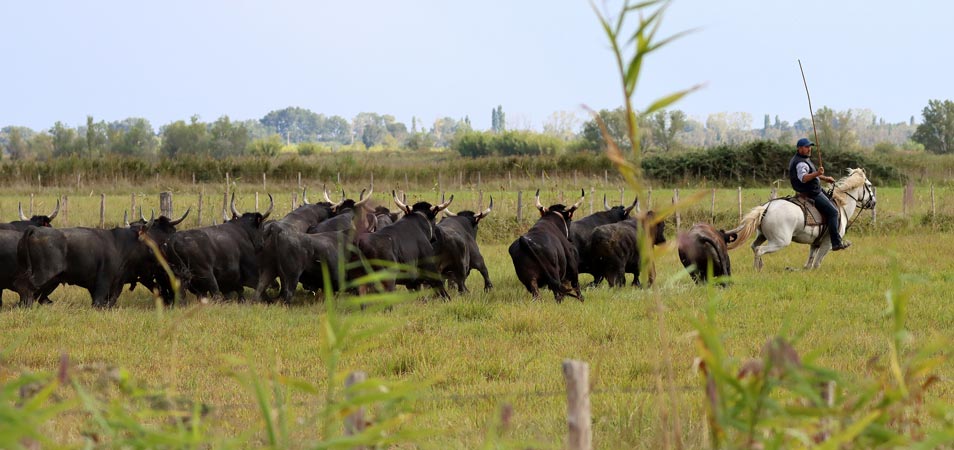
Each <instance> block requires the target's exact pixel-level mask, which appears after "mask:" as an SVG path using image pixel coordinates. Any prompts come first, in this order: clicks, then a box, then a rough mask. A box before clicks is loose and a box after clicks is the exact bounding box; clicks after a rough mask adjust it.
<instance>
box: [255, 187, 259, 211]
mask: <svg viewBox="0 0 954 450" xmlns="http://www.w3.org/2000/svg"><path fill="white" fill-rule="evenodd" d="M255 210H256V211H258V191H256V192H255Z"/></svg>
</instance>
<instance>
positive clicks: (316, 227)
mask: <svg viewBox="0 0 954 450" xmlns="http://www.w3.org/2000/svg"><path fill="white" fill-rule="evenodd" d="M372 192H373V191H372ZM371 194H372V193H371V192H369V193H368V196H367V197H366V198H365V197H364V195H363V191H362V196H361V197H362V198H361V200H359V201H357V202H355V201H354V200H350V199H346V200H342V201H341V202H339V203H336V204H333V205H332V204H327V205H328V206H327V209H328V213H329V214H328V215H329V216H331V215H333V216H334V217H331V218H328V219H327V220H323V221H320V222H317V223H311V222H309V223H308V224H307V225H309V226H308V227H307V228H306V229H307V231H308V233H305V231H306V230H304V229H301V228H302V227H294V226H292V225H291V224H287V223H285V222H284V221H285V219H284V218H283V219H282V220H280V221H278V222H272V223H269V224H268V225H266V227H265V233H264V238H263V245H262V249H261V252H259V255H258V261H259V278H258V284H257V286H256V287H255V297H256V299H262V298H263V297H264V293H265V290H266V289H267V288H268V285H269V284H270V283H271V282H272V281H273V280H274V279H275V277H278V278H279V280H280V282H281V293H280V297H281V299H282V301H283V302H285V303H288V302H290V301H291V298H292V295H293V294H294V292H295V288H297V287H298V283H299V281H302V282H304V283H305V284H306V285H307V286H306V287H309V288H321V287H322V286H323V284H324V278H323V277H322V276H321V273H322V272H321V264H322V263H324V264H325V265H326V266H327V267H328V270H329V272H330V278H331V282H332V287H333V289H335V290H337V289H338V287H339V283H338V281H339V276H338V274H339V261H347V260H346V259H344V260H341V259H339V256H340V255H341V254H342V252H343V250H344V247H345V244H346V243H350V242H351V238H352V235H353V234H354V233H352V232H351V231H352V230H361V231H362V232H366V231H367V228H368V226H370V224H371V223H372V221H373V216H371V217H369V216H368V215H366V214H365V213H364V203H365V202H367V201H368V200H369V199H370V198H371ZM326 198H327V194H326ZM355 211H357V212H358V213H357V214H355ZM286 217H287V216H286ZM355 217H357V218H358V219H359V220H354V218H355ZM302 225H306V224H305V223H302Z"/></svg>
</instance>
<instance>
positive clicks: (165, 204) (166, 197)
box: [159, 191, 172, 218]
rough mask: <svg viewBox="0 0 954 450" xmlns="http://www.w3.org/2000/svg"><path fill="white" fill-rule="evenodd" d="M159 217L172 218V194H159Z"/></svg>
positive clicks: (166, 192)
mask: <svg viewBox="0 0 954 450" xmlns="http://www.w3.org/2000/svg"><path fill="white" fill-rule="evenodd" d="M159 215H160V216H166V217H170V218H171V217H172V192H168V191H165V192H160V193H159Z"/></svg>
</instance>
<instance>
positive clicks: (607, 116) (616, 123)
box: [580, 108, 633, 153]
mask: <svg viewBox="0 0 954 450" xmlns="http://www.w3.org/2000/svg"><path fill="white" fill-rule="evenodd" d="M597 114H598V115H599V118H600V120H602V121H603V123H604V124H606V131H608V132H609V135H610V138H612V139H613V141H614V142H616V145H618V146H619V148H620V150H621V151H623V153H629V152H630V151H631V150H632V149H633V145H632V143H630V141H629V135H628V134H627V126H626V111H625V110H624V109H623V108H616V109H614V110H612V111H610V110H606V109H601V110H600V111H599V112H598V113H597ZM580 138H581V139H582V140H583V142H584V148H586V149H587V150H589V151H591V152H603V151H605V150H606V141H605V140H604V138H603V133H602V132H601V131H600V125H599V122H597V120H596V119H595V118H593V119H590V120H588V121H586V122H584V123H583V130H582V131H581V132H580Z"/></svg>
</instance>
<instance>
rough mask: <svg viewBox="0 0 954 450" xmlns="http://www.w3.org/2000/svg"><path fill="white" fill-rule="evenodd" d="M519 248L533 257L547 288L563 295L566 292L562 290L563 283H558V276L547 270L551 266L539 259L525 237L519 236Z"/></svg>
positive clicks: (538, 255)
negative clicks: (556, 290) (558, 291)
mask: <svg viewBox="0 0 954 450" xmlns="http://www.w3.org/2000/svg"><path fill="white" fill-rule="evenodd" d="M520 246H521V247H523V249H524V250H526V251H527V253H529V254H530V255H531V256H533V259H534V260H535V261H536V262H537V266H539V267H540V269H541V270H540V274H541V275H542V276H543V281H544V282H545V283H546V284H547V286H549V287H550V288H551V289H554V288H555V289H559V290H560V292H563V293H564V294H565V293H566V290H565V289H564V288H563V283H562V282H561V281H560V276H559V274H556V273H553V272H551V271H550V270H549V267H548V266H550V265H551V264H544V263H543V260H542V259H541V258H540V254H539V253H537V249H536V248H534V246H533V244H531V243H530V241H528V240H527V238H526V237H524V236H520Z"/></svg>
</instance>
